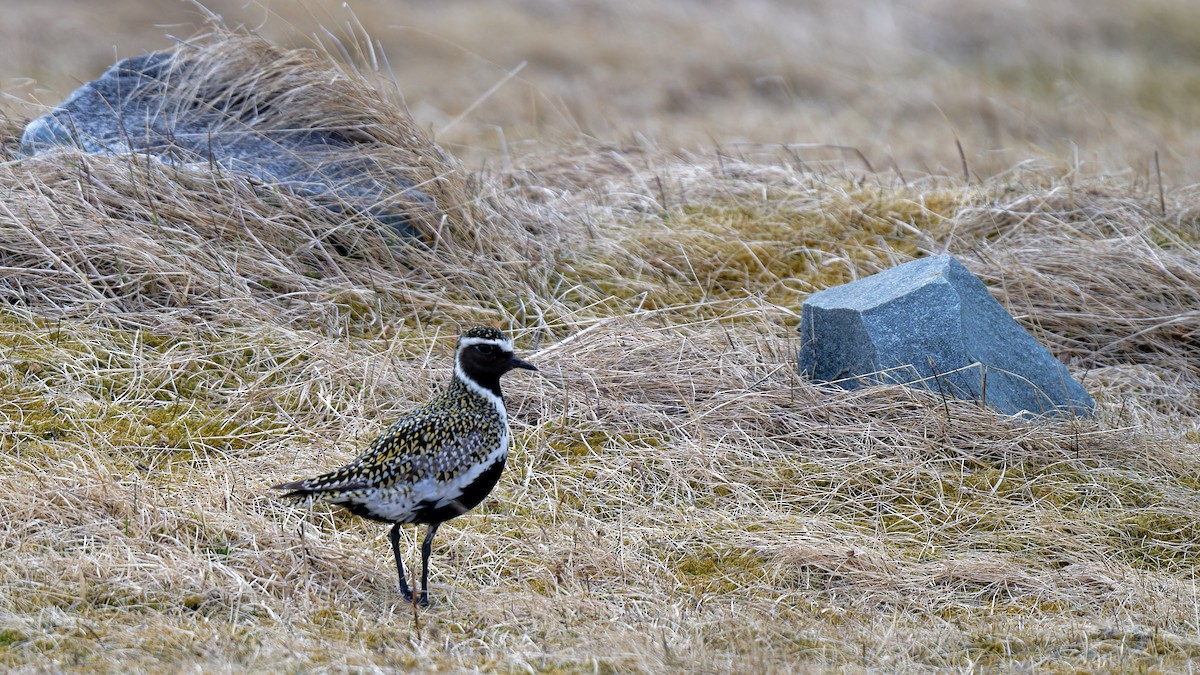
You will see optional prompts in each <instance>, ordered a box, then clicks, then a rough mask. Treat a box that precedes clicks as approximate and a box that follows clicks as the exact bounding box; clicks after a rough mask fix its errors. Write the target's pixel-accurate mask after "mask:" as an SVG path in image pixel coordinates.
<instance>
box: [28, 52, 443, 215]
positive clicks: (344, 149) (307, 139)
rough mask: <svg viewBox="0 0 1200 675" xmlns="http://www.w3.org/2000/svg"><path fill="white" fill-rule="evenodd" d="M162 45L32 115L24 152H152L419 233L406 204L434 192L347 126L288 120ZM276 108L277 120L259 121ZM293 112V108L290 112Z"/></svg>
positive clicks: (167, 159) (174, 161)
mask: <svg viewBox="0 0 1200 675" xmlns="http://www.w3.org/2000/svg"><path fill="white" fill-rule="evenodd" d="M189 65H190V64H189V63H188V62H187V61H186V60H184V59H179V58H177V57H176V56H175V55H173V54H171V53H166V52H158V53H152V54H146V55H143V56H137V57H133V58H128V59H124V60H122V61H120V62H118V63H117V64H116V65H114V66H112V67H111V68H109V69H108V71H106V72H105V73H104V74H103V75H102V76H100V77H99V78H98V79H96V80H94V81H92V82H89V83H87V84H85V85H83V86H82V87H80V88H78V89H76V90H75V91H74V92H73V93H72V94H71V95H70V96H68V97H67V99H66V100H65V101H63V103H62V104H61V105H59V106H58V107H57V108H55V109H54V110H52V111H50V112H49V113H47V114H45V115H42V116H41V117H38V118H37V119H34V120H33V121H31V122H30V123H29V124H28V125H26V127H25V131H24V133H23V134H22V136H21V145H20V152H21V153H22V154H24V155H26V156H31V155H36V154H40V153H43V152H47V151H50V150H54V149H56V148H61V147H62V146H70V147H76V148H79V149H81V150H83V151H84V152H88V153H97V154H125V153H145V154H149V155H152V156H154V157H156V158H158V159H160V160H162V161H164V162H168V163H171V164H191V165H208V166H209V167H212V168H219V169H220V170H223V171H231V172H238V173H242V174H245V175H248V176H250V177H253V178H254V179H256V180H257V181H260V182H262V183H265V184H268V185H270V186H272V187H282V188H284V189H286V190H288V191H290V192H292V193H293V194H296V195H300V196H302V197H305V198H307V199H310V200H312V201H314V202H316V203H318V204H320V205H322V206H324V207H325V208H328V209H330V210H332V211H334V212H337V213H345V212H347V211H359V212H364V213H368V214H370V215H372V216H373V217H375V218H376V219H377V220H378V221H380V222H381V223H383V224H384V225H387V226H389V227H390V228H391V229H392V230H393V231H395V232H397V233H399V234H401V235H405V236H412V235H414V234H415V229H414V228H413V226H412V222H410V221H411V218H410V213H408V212H407V209H408V208H411V206H412V205H414V204H415V205H418V206H422V207H427V206H429V205H430V204H431V200H430V198H429V197H428V196H426V195H425V194H423V193H421V192H420V191H418V190H417V189H416V188H415V187H414V186H413V183H412V182H411V181H410V180H408V178H406V177H405V176H403V175H398V174H397V173H396V172H395V171H389V170H386V169H384V168H383V167H382V166H381V165H380V163H379V162H377V161H374V160H373V159H371V158H370V157H364V156H362V155H364V154H366V153H365V152H363V153H358V152H356V150H357V149H358V145H357V144H358V141H357V140H356V139H355V138H354V136H353V134H351V133H348V132H347V130H346V129H338V128H315V129H314V128H304V127H303V126H298V127H291V128H289V125H287V124H280V120H279V119H278V117H279V115H280V111H278V110H270V108H271V106H272V101H270V100H254V102H253V104H247V100H248V98H250V97H249V96H248V95H247V92H237V91H228V90H226V89H224V88H222V86H220V85H217V86H204V85H205V84H206V83H205V82H204V78H205V73H204V71H203V70H202V69H199V68H190V67H189ZM269 110H270V112H271V115H272V116H273V117H272V123H271V124H270V125H267V126H263V125H261V124H260V121H261V120H262V119H264V118H266V117H267V115H264V114H263V113H265V112H267V111H269ZM283 114H284V115H285V116H286V113H283Z"/></svg>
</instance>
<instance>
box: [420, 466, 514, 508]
mask: <svg viewBox="0 0 1200 675" xmlns="http://www.w3.org/2000/svg"><path fill="white" fill-rule="evenodd" d="M506 459H507V458H506V457H501V458H500V459H499V460H497V461H496V462H494V463H493V464H492V465H491V466H489V467H488V468H486V469H484V470H483V473H481V474H479V476H478V477H477V478H476V479H475V480H474V481H472V482H471V483H468V484H467V485H465V486H463V490H462V493H461V494H460V495H459V496H458V498H457V499H455V500H454V501H452V502H450V503H449V504H447V505H445V506H440V507H439V506H437V504H436V503H433V502H424V503H422V504H418V505H417V508H416V509H415V510H414V513H413V516H412V519H411V520H410V521H409V522H412V523H441V522H445V521H447V520H450V519H451V518H454V517H456V516H461V515H462V514H464V513H466V512H467V511H470V510H471V509H473V508H475V507H476V506H479V503H480V502H482V501H483V500H484V498H485V497H487V496H488V494H489V493H491V491H492V488H494V487H496V481H498V480H500V474H501V473H503V472H504V462H505V460H506Z"/></svg>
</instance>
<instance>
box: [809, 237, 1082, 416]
mask: <svg viewBox="0 0 1200 675" xmlns="http://www.w3.org/2000/svg"><path fill="white" fill-rule="evenodd" d="M800 333H801V347H800V355H799V361H800V371H801V373H803V374H804V375H806V376H807V377H808V378H809V379H811V380H814V381H823V382H835V383H837V384H839V385H841V386H843V387H845V388H848V389H853V388H856V387H858V386H859V385H860V384H871V383H880V382H898V383H905V384H913V385H916V386H924V387H928V388H929V389H931V390H933V391H939V392H942V393H944V394H946V395H948V396H953V397H955V398H964V399H972V400H975V401H979V402H981V403H984V404H986V405H988V406H990V407H992V408H995V409H997V410H1000V411H1003V412H1005V413H1010V414H1016V413H1026V414H1034V415H1045V414H1072V413H1073V414H1077V415H1084V416H1086V415H1090V414H1091V412H1092V410H1093V408H1094V406H1095V403H1094V401H1093V400H1092V397H1091V396H1089V395H1088V393H1087V392H1086V391H1085V390H1084V389H1083V387H1082V386H1080V385H1079V383H1078V382H1076V381H1075V380H1074V379H1072V377H1071V375H1070V374H1069V373H1068V372H1067V369H1066V368H1065V367H1064V366H1063V365H1062V364H1061V363H1059V361H1058V360H1057V359H1055V358H1054V356H1053V355H1051V354H1050V352H1049V351H1048V350H1047V349H1046V348H1045V347H1044V346H1042V345H1041V344H1040V343H1039V342H1038V341H1037V340H1035V339H1034V338H1033V336H1031V335H1030V334H1029V333H1028V332H1026V331H1025V329H1023V328H1021V326H1020V325H1019V324H1017V322H1016V321H1014V320H1013V318H1012V317H1011V316H1010V315H1009V314H1008V312H1007V311H1005V309H1004V307H1002V306H1001V305H1000V303H999V302H997V301H996V299H995V298H993V297H992V296H991V294H990V293H988V290H987V287H985V286H984V285H983V282H981V281H980V280H979V279H978V278H976V277H975V275H973V274H971V272H970V271H968V270H967V269H966V268H965V267H963V266H962V264H961V263H959V262H958V261H957V260H955V259H954V258H953V257H952V256H948V255H941V256H933V257H929V258H923V259H920V260H915V261H913V262H910V263H906V264H904V265H900V266H898V267H895V268H892V269H890V270H887V271H885V272H881V273H879V274H876V275H873V276H870V277H867V278H865V279H860V280H858V281H854V282H851V283H848V284H845V285H842V286H837V287H834V288H830V289H828V290H825V291H821V292H819V293H814V294H813V295H811V296H809V298H808V300H806V301H805V303H804V307H803V310H802V313H801V319H800Z"/></svg>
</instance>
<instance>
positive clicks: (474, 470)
mask: <svg viewBox="0 0 1200 675" xmlns="http://www.w3.org/2000/svg"><path fill="white" fill-rule="evenodd" d="M514 368H524V369H526V370H537V368H535V367H534V366H533V365H532V364H530V363H527V362H525V361H522V360H521V359H519V358H517V357H516V356H514V355H513V343H512V340H511V339H509V338H508V337H505V335H504V333H502V332H500V331H499V330H497V329H495V328H491V327H486V326H480V327H476V328H471V329H470V330H468V331H466V332H465V333H463V334H462V335H461V336H459V338H458V344H457V346H456V348H455V352H454V376H453V377H452V378H451V379H450V385H449V386H448V387H446V389H445V390H444V391H442V393H440V394H438V395H437V396H436V397H434V399H433V400H432V401H430V402H429V403H428V404H427V405H425V406H424V407H422V408H418V409H416V410H413V411H412V412H410V413H408V414H407V415H404V416H403V417H401V418H400V419H399V420H397V421H396V422H395V423H394V424H392V425H391V426H390V427H388V428H387V430H386V431H384V432H383V434H381V435H380V436H379V438H376V439H375V440H374V441H373V442H372V443H371V445H370V446H369V447H368V448H367V449H366V450H365V451H364V452H363V453H362V454H361V455H359V456H358V458H357V459H355V460H354V461H353V462H351V463H350V464H347V465H346V466H344V467H342V468H340V469H337V470H336V471H331V472H329V473H326V474H322V475H320V476H317V477H316V478H309V479H307V480H298V481H293V482H290V483H283V484H282V485H276V486H274V488H273V489H276V490H287V491H288V493H287V494H286V495H284V496H285V497H298V498H301V497H313V498H316V499H321V500H323V501H326V502H330V503H333V504H337V505H338V506H342V507H345V508H346V509H347V510H349V511H350V512H351V513H354V514H356V515H359V516H362V517H364V518H370V519H372V520H377V521H381V522H385V523H392V529H391V531H390V532H389V533H388V536H389V538H390V539H391V542H392V554H393V555H395V557H396V571H397V573H398V574H399V575H400V593H401V595H403V596H404V599H405V601H408V602H411V601H412V599H413V594H412V591H410V590H409V588H408V582H407V581H405V579H404V563H403V562H401V560H400V526H401V525H404V524H407V523H418V524H420V523H424V524H425V525H426V526H427V528H426V530H425V540H424V541H423V542H422V543H421V589H420V590H421V595H420V602H421V604H422V605H427V604H428V603H429V552H430V549H431V547H432V545H433V535H434V533H435V532H437V529H438V526H439V525H441V524H442V523H444V522H446V521H447V520H450V519H451V518H454V517H455V516H459V515H462V514H464V513H466V512H468V511H470V510H471V509H473V508H475V507H476V506H477V505H478V504H479V503H480V502H481V501H483V499H484V497H487V495H488V493H489V492H491V491H492V488H493V487H495V485H496V481H497V480H498V479H499V478H500V473H501V472H502V471H503V470H504V463H505V461H506V460H507V459H508V445H509V438H510V434H509V430H508V413H507V412H506V411H505V409H504V396H503V395H502V394H501V392H500V377H501V376H502V375H504V374H505V373H507V372H508V371H510V370H512V369H514ZM413 581H414V586H415V585H416V580H415V579H414V580H413Z"/></svg>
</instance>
